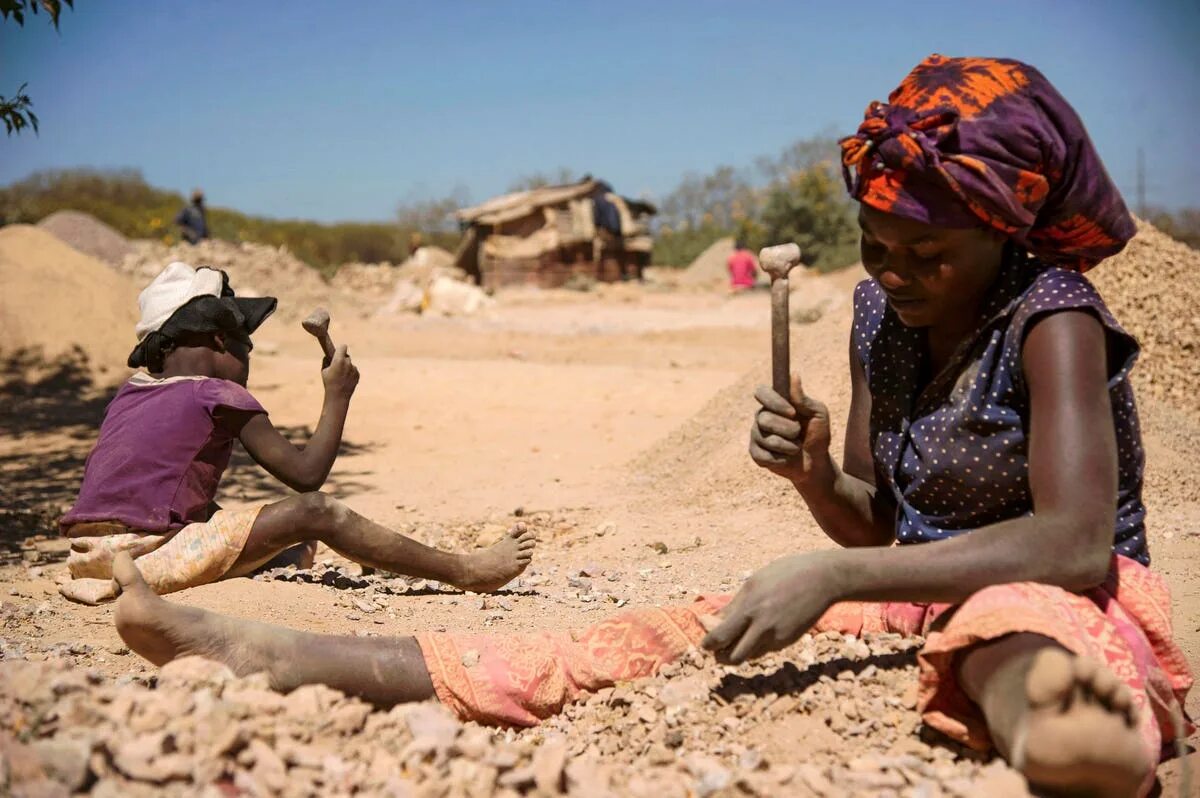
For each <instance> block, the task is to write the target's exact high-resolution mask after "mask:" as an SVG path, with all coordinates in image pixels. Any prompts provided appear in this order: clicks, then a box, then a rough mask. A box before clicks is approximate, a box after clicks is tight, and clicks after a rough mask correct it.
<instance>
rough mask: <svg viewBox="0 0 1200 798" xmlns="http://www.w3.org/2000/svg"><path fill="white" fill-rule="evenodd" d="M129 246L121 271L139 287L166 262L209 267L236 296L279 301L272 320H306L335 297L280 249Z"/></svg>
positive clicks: (217, 243)
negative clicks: (224, 275) (224, 278)
mask: <svg viewBox="0 0 1200 798" xmlns="http://www.w3.org/2000/svg"><path fill="white" fill-rule="evenodd" d="M132 246H133V252H131V253H130V254H129V255H128V256H127V257H126V258H125V260H124V261H122V263H121V265H120V269H121V271H123V272H125V273H126V274H128V275H130V276H131V277H132V278H133V280H134V282H135V284H137V285H138V286H139V287H141V286H144V285H146V284H147V283H148V282H150V280H152V279H154V276H155V275H157V274H158V273H159V272H160V271H161V270H162V268H163V267H164V266H166V265H167V264H168V263H170V262H171V261H175V260H181V261H183V262H184V263H190V264H191V265H192V266H197V267H198V266H211V267H213V268H215V269H222V270H223V271H225V272H226V273H228V274H229V282H230V284H231V285H232V286H233V289H234V290H235V291H236V292H237V293H238V295H239V296H274V297H278V298H279V309H278V310H277V311H276V315H277V316H279V317H280V318H282V319H284V320H287V321H295V320H296V319H300V318H303V317H305V316H307V315H308V314H309V312H310V311H311V310H312V308H313V306H314V305H321V304H325V305H328V304H330V302H331V299H333V297H334V293H335V292H334V290H333V289H332V287H331V286H330V285H329V283H327V282H326V281H325V279H324V278H323V277H322V276H321V275H320V273H319V272H317V270H316V269H314V268H312V267H311V266H309V265H308V264H306V263H304V262H303V261H301V260H299V259H297V258H296V257H294V256H293V255H292V254H291V253H290V252H288V251H287V249H286V248H285V247H273V246H269V245H267V244H252V243H248V242H243V243H241V244H235V243H232V242H229V241H221V240H218V239H207V240H205V241H201V242H200V243H199V244H195V245H192V244H187V243H179V244H175V245H174V246H170V247H168V246H166V245H164V244H162V243H161V242H158V241H134V242H132Z"/></svg>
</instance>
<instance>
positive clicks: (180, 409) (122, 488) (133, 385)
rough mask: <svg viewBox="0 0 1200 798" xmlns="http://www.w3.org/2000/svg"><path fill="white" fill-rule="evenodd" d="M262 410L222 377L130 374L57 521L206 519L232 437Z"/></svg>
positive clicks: (179, 522) (157, 524) (141, 525)
mask: <svg viewBox="0 0 1200 798" xmlns="http://www.w3.org/2000/svg"><path fill="white" fill-rule="evenodd" d="M265 412H267V411H266V410H264V409H263V406H262V405H260V404H259V403H258V401H257V400H256V399H255V398H254V397H253V396H251V395H250V392H249V391H247V390H246V389H245V388H243V387H242V386H240V385H238V384H237V383H233V382H229V381H228V380H220V379H215V378H210V377H173V378H170V379H165V380H156V379H154V378H152V377H150V376H148V375H146V374H135V375H134V376H133V378H132V379H130V380H129V382H127V383H125V385H123V386H121V390H119V391H118V392H117V395H116V396H115V397H114V398H113V400H112V402H111V403H109V405H108V409H107V410H106V411H105V414H104V422H103V423H102V424H101V425H100V439H99V440H98V441H97V442H96V448H94V449H93V450H92V453H91V454H90V455H88V459H87V464H86V466H85V467H84V471H83V485H82V486H81V487H80V489H79V498H78V499H76V501H75V506H74V507H72V508H71V510H70V511H69V512H68V513H67V514H66V515H65V516H63V517H62V519H61V520H60V521H59V524H60V525H61V526H63V527H66V526H69V525H70V524H75V523H80V522H84V521H120V522H121V523H123V524H125V525H126V526H129V527H131V528H133V529H139V530H145V531H146V532H166V531H168V530H172V529H178V528H180V527H182V526H186V525H187V524H190V523H194V522H196V521H205V520H207V519H208V506H209V504H210V502H212V500H213V498H214V497H216V495H217V484H218V483H219V482H220V481H221V475H222V474H223V473H224V472H225V467H226V466H228V465H229V456H230V454H232V452H233V441H234V439H236V438H237V437H238V435H239V434H241V431H242V427H243V426H244V425H245V423H246V422H247V421H249V420H250V418H251V416H253V415H254V414H256V413H265Z"/></svg>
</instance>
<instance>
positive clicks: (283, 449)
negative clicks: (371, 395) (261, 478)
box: [241, 347, 358, 492]
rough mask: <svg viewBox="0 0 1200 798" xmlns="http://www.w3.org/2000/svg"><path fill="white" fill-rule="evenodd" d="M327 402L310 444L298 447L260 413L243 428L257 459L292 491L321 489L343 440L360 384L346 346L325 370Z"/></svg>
mask: <svg viewBox="0 0 1200 798" xmlns="http://www.w3.org/2000/svg"><path fill="white" fill-rule="evenodd" d="M321 376H322V379H323V380H324V383H325V402H324V404H323V405H322V407H321V418H320V420H319V421H318V422H317V429H316V431H315V432H314V433H313V435H312V437H311V438H309V439H308V443H307V444H306V445H305V446H304V447H303V448H300V447H297V446H295V445H294V444H292V442H291V441H289V440H288V439H287V438H285V437H283V435H282V434H280V432H279V430H277V429H275V426H274V425H273V424H271V420H270V419H269V418H268V417H267V416H266V415H265V414H263V413H259V414H257V415H255V416H254V417H253V418H251V419H250V420H249V421H247V422H246V424H245V426H243V427H242V432H241V441H242V445H243V446H245V447H246V451H247V452H248V453H249V454H250V456H251V457H253V458H254V461H255V462H257V463H258V464H259V465H261V466H262V467H263V468H265V469H266V470H267V471H269V472H270V473H271V476H273V477H275V478H276V479H278V480H279V481H280V482H282V483H283V484H285V485H287V486H288V487H289V488H291V489H292V490H297V491H301V492H305V491H313V490H319V489H320V487H321V486H322V485H323V484H325V479H326V478H327V477H328V476H329V471H330V469H331V468H333V461H334V460H335V459H336V458H337V453H338V447H339V446H340V445H341V443H342V430H343V428H344V427H345V425H346V414H347V413H348V412H349V410H350V397H351V396H352V395H353V394H354V388H355V387H356V386H357V385H358V369H356V368H355V367H354V366H353V364H351V363H350V358H349V356H348V355H347V354H346V348H345V347H338V350H337V352H336V354H334V356H333V359H332V360H331V361H330V364H329V365H328V366H327V367H326V368H325V369H324V370H323V371H322V373H321Z"/></svg>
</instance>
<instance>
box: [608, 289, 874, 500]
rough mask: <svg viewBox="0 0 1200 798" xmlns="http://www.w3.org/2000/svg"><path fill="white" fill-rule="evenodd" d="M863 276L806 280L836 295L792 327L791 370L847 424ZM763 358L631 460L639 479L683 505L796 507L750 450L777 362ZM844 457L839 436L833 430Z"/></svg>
mask: <svg viewBox="0 0 1200 798" xmlns="http://www.w3.org/2000/svg"><path fill="white" fill-rule="evenodd" d="M861 277H862V274H861V272H859V271H858V270H854V271H851V270H846V271H845V272H838V273H837V274H834V275H829V276H820V277H817V276H814V277H812V278H806V280H805V285H806V286H809V288H810V290H811V291H812V293H813V294H814V295H815V294H816V293H817V286H820V291H819V293H820V294H821V295H823V296H824V295H828V296H833V297H837V299H836V300H834V301H831V302H830V304H829V306H828V307H827V309H826V310H825V312H824V314H823V315H821V316H820V318H819V320H818V321H815V322H814V323H812V324H797V323H793V324H792V328H791V331H792V368H793V370H794V371H795V372H796V373H798V374H799V375H800V378H801V380H803V384H804V388H805V390H806V391H807V392H808V393H809V394H810V395H811V396H813V397H815V398H817V399H820V400H821V401H823V402H825V403H826V404H828V405H829V407H830V408H831V412H832V413H833V415H834V419H835V422H834V425H835V430H838V429H841V428H842V424H843V422H844V414H845V408H847V407H849V404H850V377H849V374H848V373H847V370H846V362H847V347H848V346H849V342H848V337H849V332H850V319H851V315H852V303H851V301H850V295H851V292H852V291H853V286H854V285H855V283H857V281H858V280H859V279H861ZM763 355H764V357H763V359H762V360H761V361H760V362H759V363H758V364H756V365H755V366H754V367H753V368H751V369H749V370H748V371H746V372H745V373H744V374H743V375H742V376H741V377H739V378H738V379H737V381H735V382H734V383H733V384H732V385H729V386H728V387H726V388H723V389H722V390H720V391H718V392H717V393H716V395H714V396H713V397H712V398H711V399H710V400H709V401H708V403H707V404H705V405H704V407H702V408H701V409H700V411H699V412H698V413H696V414H695V415H694V416H692V418H690V419H688V420H687V421H686V422H684V423H683V424H682V425H680V426H679V427H677V428H676V429H675V430H673V431H671V432H670V433H669V434H668V435H667V436H666V437H664V438H662V439H661V440H659V441H658V442H656V443H655V444H653V445H652V446H651V447H650V448H649V449H646V450H645V451H644V452H642V454H640V455H639V456H638V457H637V458H635V460H634V461H633V462H632V463H631V464H630V465H631V468H630V471H631V473H632V474H633V475H634V476H633V479H634V480H635V481H636V482H642V483H646V484H649V485H652V486H654V487H655V488H657V490H655V491H654V493H655V495H657V496H661V495H662V492H668V493H670V494H671V495H672V496H675V495H678V496H680V497H681V500H682V501H684V502H685V503H700V504H720V505H726V506H727V505H730V504H733V505H740V504H743V503H753V504H756V505H758V506H764V505H771V506H775V505H781V504H791V503H793V502H795V501H796V498H795V491H794V490H793V489H792V488H791V486H790V485H789V484H788V483H787V482H786V481H785V480H782V479H779V478H777V477H775V476H773V475H772V474H770V473H768V472H767V471H765V470H763V469H761V468H759V467H758V466H756V465H754V463H753V462H752V461H751V460H750V457H749V455H748V454H747V453H746V447H747V445H748V442H749V435H750V424H751V421H752V419H753V416H754V412H755V411H756V410H757V408H758V403H757V402H756V401H755V399H754V391H755V389H756V388H757V386H759V385H763V384H769V383H770V381H771V365H770V361H769V359H768V357H767V355H768V353H767V352H764V353H763ZM834 449H835V453H838V454H837V456H839V457H840V450H841V440H840V438H839V437H838V434H837V433H835V435H834Z"/></svg>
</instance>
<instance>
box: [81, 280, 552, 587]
mask: <svg viewBox="0 0 1200 798" xmlns="http://www.w3.org/2000/svg"><path fill="white" fill-rule="evenodd" d="M138 304H139V306H140V308H141V321H139V322H138V325H137V328H136V332H137V337H138V345H137V346H136V347H135V348H134V350H133V353H132V354H131V355H130V356H129V366H130V367H131V368H140V369H145V370H144V371H139V372H137V373H136V374H134V376H133V377H132V378H131V379H130V380H129V381H128V382H127V383H125V385H124V386H122V387H121V389H120V390H119V391H118V392H117V395H116V397H114V399H113V400H112V402H111V403H110V404H109V406H108V409H107V411H106V412H105V417H104V421H103V423H102V424H101V426H100V437H99V441H98V442H97V443H96V447H95V448H94V449H93V450H92V453H91V454H90V455H89V456H88V460H87V465H86V467H85V469H84V475H83V485H82V486H81V487H80V490H79V497H78V499H77V500H76V502H75V505H74V506H73V507H72V508H71V510H70V511H69V512H68V513H67V514H66V515H65V516H64V517H63V518H62V519H61V521H60V522H59V523H60V526H61V528H62V531H63V533H64V534H65V535H66V536H67V537H69V538H71V552H70V555H69V556H68V558H67V567H68V570H69V572H70V576H71V579H70V580H69V581H67V582H65V583H64V584H62V585H61V586H60V588H59V589H60V592H62V594H63V595H64V596H66V597H67V598H69V599H71V600H73V601H79V602H81V603H85V604H98V603H100V602H103V601H108V600H111V599H113V598H116V596H117V595H118V594H119V592H120V588H119V586H118V585H117V583H116V582H115V581H114V580H113V576H112V562H113V558H114V557H115V556H116V554H117V553H119V552H122V551H126V552H129V554H130V555H131V556H132V557H133V558H134V559H135V560H136V564H137V567H138V570H139V571H141V574H142V576H143V577H144V578H145V580H146V582H147V583H148V584H149V585H150V587H151V588H152V589H153V590H154V591H155V592H157V593H160V594H161V593H170V592H173V591H176V590H182V589H184V588H187V587H194V586H196V585H201V584H206V583H208V582H214V581H217V580H219V579H224V578H227V577H233V576H244V575H246V574H249V573H251V572H252V571H254V570H255V569H257V568H259V567H261V566H262V565H263V564H265V563H267V562H269V561H271V560H272V559H273V558H275V557H276V556H277V555H280V554H281V553H283V552H285V551H288V550H289V549H291V550H297V549H300V547H305V546H310V545H311V544H310V543H309V542H310V541H314V540H318V541H321V542H323V543H325V544H326V545H327V546H329V547H330V548H331V549H333V550H334V551H336V552H338V553H339V554H341V555H343V556H345V557H348V558H350V559H352V560H354V561H356V562H359V563H361V564H363V565H366V566H370V567H375V568H380V569H384V570H387V571H393V572H396V573H403V574H408V575H412V576H418V577H421V578H426V579H436V580H438V581H442V582H447V583H449V584H452V585H455V586H456V587H460V588H463V589H464V590H474V591H479V592H490V591H495V590H498V589H499V588H501V587H503V586H504V585H505V584H506V583H508V582H509V581H511V580H512V579H513V578H514V577H516V576H517V575H518V574H519V573H521V571H523V570H524V569H525V567H526V566H527V565H528V564H529V562H530V560H531V558H532V556H533V547H534V539H533V535H532V533H528V532H524V531H523V528H521V527H516V528H514V529H513V530H512V531H511V532H510V533H509V534H508V535H506V536H505V537H504V538H503V539H502V540H501V541H500V542H499V543H497V544H496V545H494V546H492V547H491V548H489V549H487V550H485V551H482V552H477V553H473V554H452V553H449V552H443V551H438V550H436V549H431V548H429V547H427V546H424V545H422V544H420V543H418V542H416V541H414V540H412V539H410V538H407V537H405V536H404V535H401V534H399V533H397V532H394V531H392V530H389V529H385V528H384V527H382V526H379V525H378V524H375V523H372V522H371V521H369V520H367V519H366V518H363V517H362V516H360V515H358V514H357V513H355V512H353V511H351V510H350V509H349V508H348V507H346V506H345V505H343V504H342V503H341V502H339V501H337V500H336V499H334V498H332V497H330V496H328V495H327V494H325V493H321V492H320V487H321V485H322V484H324V482H325V479H326V477H327V476H328V475H329V470H330V468H331V467H332V466H333V461H334V459H335V458H336V457H337V451H338V446H339V445H340V444H341V440H342V428H343V426H344V425H345V422H346V414H347V412H348V410H349V408H350V398H351V396H352V395H353V394H354V389H355V387H356V386H357V385H358V369H357V368H355V366H354V365H353V363H351V361H350V355H349V353H348V352H347V351H346V347H344V346H343V347H339V348H338V349H337V352H336V354H334V356H333V357H332V358H330V359H329V362H327V363H326V364H325V366H324V368H323V370H322V372H321V377H322V380H323V382H324V384H325V402H324V405H323V407H322V409H321V418H320V421H318V423H317V428H316V431H315V432H314V433H313V435H312V437H311V438H310V439H309V441H308V444H307V445H305V446H304V447H302V448H301V447H297V446H294V445H293V444H292V443H290V442H289V441H288V440H287V439H286V438H284V437H283V435H282V434H280V432H279V431H278V430H276V429H275V427H274V426H272V424H271V421H270V419H269V418H268V417H267V411H266V410H265V409H263V406H262V405H261V404H259V402H258V401H257V400H256V399H255V398H254V397H253V396H251V394H250V392H249V391H247V390H246V387H245V386H246V380H247V377H248V376H249V372H250V350H251V349H253V344H252V343H251V340H250V336H251V334H252V333H253V332H254V331H255V330H256V329H258V327H259V325H261V324H262V323H263V321H265V320H266V318H267V317H268V316H270V315H271V313H272V312H273V311H274V310H275V305H276V300H275V299H274V298H273V297H256V298H247V297H237V296H234V292H233V290H232V289H231V288H230V287H229V278H228V276H227V275H226V274H225V273H224V272H222V271H218V270H215V269H210V268H205V267H201V268H199V269H196V268H193V267H191V266H189V265H188V264H186V263H180V262H175V263H171V264H169V265H168V266H167V267H166V268H165V269H164V270H163V271H162V273H161V274H159V275H158V277H156V278H155V279H154V281H153V282H151V283H150V285H149V286H148V287H147V288H146V289H145V290H144V291H142V293H141V295H140V296H139V298H138ZM235 439H236V440H240V441H241V442H242V445H243V446H244V447H245V449H246V451H247V452H249V454H250V456H251V457H253V458H254V460H255V461H256V462H257V463H258V464H259V465H261V466H262V467H263V468H265V469H266V470H267V471H268V472H270V473H271V475H272V476H274V477H275V478H277V479H278V480H279V481H280V482H282V483H283V484H285V485H287V486H288V487H290V488H292V489H294V490H296V491H299V492H300V495H298V496H291V497H289V498H286V499H283V500H282V501H278V502H275V503H273V504H268V505H265V506H261V507H252V508H249V509H243V510H223V509H221V508H219V507H218V506H217V505H216V504H215V503H214V499H215V497H216V493H217V485H218V484H219V482H220V480H221V475H222V474H223V473H224V471H225V467H226V466H227V465H228V464H229V457H230V455H231V453H232V451H233V442H234V440H235ZM311 553H312V549H311V548H309V549H308V559H309V562H311Z"/></svg>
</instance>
